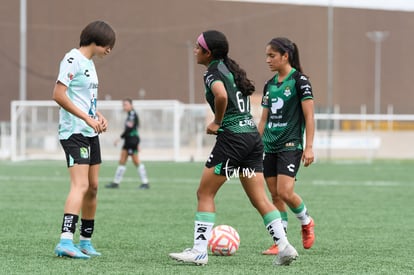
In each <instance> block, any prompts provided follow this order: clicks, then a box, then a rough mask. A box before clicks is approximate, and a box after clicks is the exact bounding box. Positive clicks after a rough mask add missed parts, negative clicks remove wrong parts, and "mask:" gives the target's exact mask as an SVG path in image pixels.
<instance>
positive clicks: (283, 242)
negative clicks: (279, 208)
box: [266, 219, 289, 251]
mask: <svg viewBox="0 0 414 275" xmlns="http://www.w3.org/2000/svg"><path fill="white" fill-rule="evenodd" d="M266 229H267V231H269V233H270V235H271V236H272V238H273V240H274V241H275V243H276V244H277V246H278V247H279V251H281V250H283V249H285V247H286V246H287V245H288V244H289V242H288V240H287V238H286V232H285V230H284V229H283V225H282V219H275V220H273V221H271V222H270V223H269V224H268V225H266Z"/></svg>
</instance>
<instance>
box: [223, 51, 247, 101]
mask: <svg viewBox="0 0 414 275" xmlns="http://www.w3.org/2000/svg"><path fill="white" fill-rule="evenodd" d="M223 61H224V64H226V66H227V68H228V69H229V71H230V72H231V73H232V74H233V76H234V82H235V83H236V86H237V87H238V88H239V89H240V91H241V92H242V93H243V95H245V96H249V95H251V94H253V92H254V91H255V87H254V84H253V81H251V80H250V79H248V78H247V74H246V71H245V70H243V69H242V68H241V67H240V66H239V64H237V62H236V61H234V60H233V59H231V58H230V57H227V56H226V57H225V58H224V59H223Z"/></svg>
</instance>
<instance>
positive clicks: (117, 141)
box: [114, 138, 119, 146]
mask: <svg viewBox="0 0 414 275" xmlns="http://www.w3.org/2000/svg"><path fill="white" fill-rule="evenodd" d="M118 143H119V138H117V139H115V140H114V146H117V145H118Z"/></svg>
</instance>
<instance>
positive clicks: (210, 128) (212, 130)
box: [206, 121, 220, 135]
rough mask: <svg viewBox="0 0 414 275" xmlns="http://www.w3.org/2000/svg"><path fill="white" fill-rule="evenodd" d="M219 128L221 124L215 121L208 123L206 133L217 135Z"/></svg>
mask: <svg viewBox="0 0 414 275" xmlns="http://www.w3.org/2000/svg"><path fill="white" fill-rule="evenodd" d="M219 129H220V125H218V124H217V123H215V122H214V121H213V122H211V123H210V124H209V125H207V129H206V133H207V134H208V135H217V133H218V130H219Z"/></svg>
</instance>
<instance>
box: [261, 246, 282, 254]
mask: <svg viewBox="0 0 414 275" xmlns="http://www.w3.org/2000/svg"><path fill="white" fill-rule="evenodd" d="M278 253H279V248H278V247H277V244H273V245H272V246H271V247H269V248H268V249H267V250H265V251H263V252H262V254H263V255H277V254H278Z"/></svg>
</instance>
